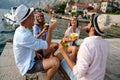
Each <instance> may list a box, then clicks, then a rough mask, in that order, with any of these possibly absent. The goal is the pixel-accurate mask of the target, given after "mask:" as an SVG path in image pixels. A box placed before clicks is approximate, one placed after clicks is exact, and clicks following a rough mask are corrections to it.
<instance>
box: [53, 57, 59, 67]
mask: <svg viewBox="0 0 120 80" xmlns="http://www.w3.org/2000/svg"><path fill="white" fill-rule="evenodd" d="M53 63H54V66H55V67H56V68H58V67H59V66H60V60H59V59H58V58H57V57H53Z"/></svg>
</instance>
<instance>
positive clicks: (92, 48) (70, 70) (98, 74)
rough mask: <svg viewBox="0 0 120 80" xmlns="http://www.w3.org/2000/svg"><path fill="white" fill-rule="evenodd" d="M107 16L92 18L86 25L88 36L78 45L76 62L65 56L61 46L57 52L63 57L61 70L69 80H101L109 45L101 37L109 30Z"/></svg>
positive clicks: (108, 17) (94, 16) (95, 15)
mask: <svg viewBox="0 0 120 80" xmlns="http://www.w3.org/2000/svg"><path fill="white" fill-rule="evenodd" d="M110 26H111V23H110V16H109V15H97V14H94V15H93V16H92V20H91V21H90V23H89V24H88V26H87V27H88V30H87V32H88V35H89V37H87V38H85V39H84V41H83V43H82V44H81V45H80V48H79V51H78V54H77V61H76V63H74V62H73V61H72V60H70V58H69V57H68V56H67V55H66V53H65V51H64V48H63V47H62V45H61V46H60V47H59V50H60V52H61V54H62V56H63V57H64V59H63V60H62V61H61V65H62V67H63V69H64V70H65V71H66V72H67V74H68V75H69V77H70V79H71V80H103V79H104V75H105V69H106V61H107V56H108V53H109V43H108V41H106V40H104V39H103V38H102V37H101V36H102V35H104V34H105V32H106V31H107V30H108V29H109V28H110Z"/></svg>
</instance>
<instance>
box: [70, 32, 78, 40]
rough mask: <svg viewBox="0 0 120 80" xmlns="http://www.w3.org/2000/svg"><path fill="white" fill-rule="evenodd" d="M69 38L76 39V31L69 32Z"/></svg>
mask: <svg viewBox="0 0 120 80" xmlns="http://www.w3.org/2000/svg"><path fill="white" fill-rule="evenodd" d="M70 38H71V39H78V38H79V37H78V33H71V34H70Z"/></svg>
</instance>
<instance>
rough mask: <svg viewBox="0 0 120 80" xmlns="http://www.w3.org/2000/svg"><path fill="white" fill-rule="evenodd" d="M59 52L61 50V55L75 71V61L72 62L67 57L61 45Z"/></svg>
mask: <svg viewBox="0 0 120 80" xmlns="http://www.w3.org/2000/svg"><path fill="white" fill-rule="evenodd" d="M59 50H60V53H61V54H62V56H63V57H64V59H65V60H66V62H67V64H68V65H69V67H70V68H71V69H73V67H74V65H75V63H74V62H73V61H71V60H70V58H69V57H68V56H67V54H66V52H65V50H64V48H63V47H62V45H61V44H60V46H59Z"/></svg>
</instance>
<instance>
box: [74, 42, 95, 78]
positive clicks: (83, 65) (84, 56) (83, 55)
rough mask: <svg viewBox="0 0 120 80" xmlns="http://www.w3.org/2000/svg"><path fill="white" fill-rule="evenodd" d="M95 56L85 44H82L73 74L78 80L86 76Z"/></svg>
mask: <svg viewBox="0 0 120 80" xmlns="http://www.w3.org/2000/svg"><path fill="white" fill-rule="evenodd" d="M92 55H93V54H90V50H89V49H88V48H87V46H86V45H85V44H81V46H80V48H79V51H78V53H77V62H76V65H75V66H74V67H73V73H74V75H76V76H77V78H78V79H79V78H81V77H83V76H84V75H86V73H87V71H88V69H89V66H90V65H91V61H92V60H91V59H92V57H91V56H92Z"/></svg>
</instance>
